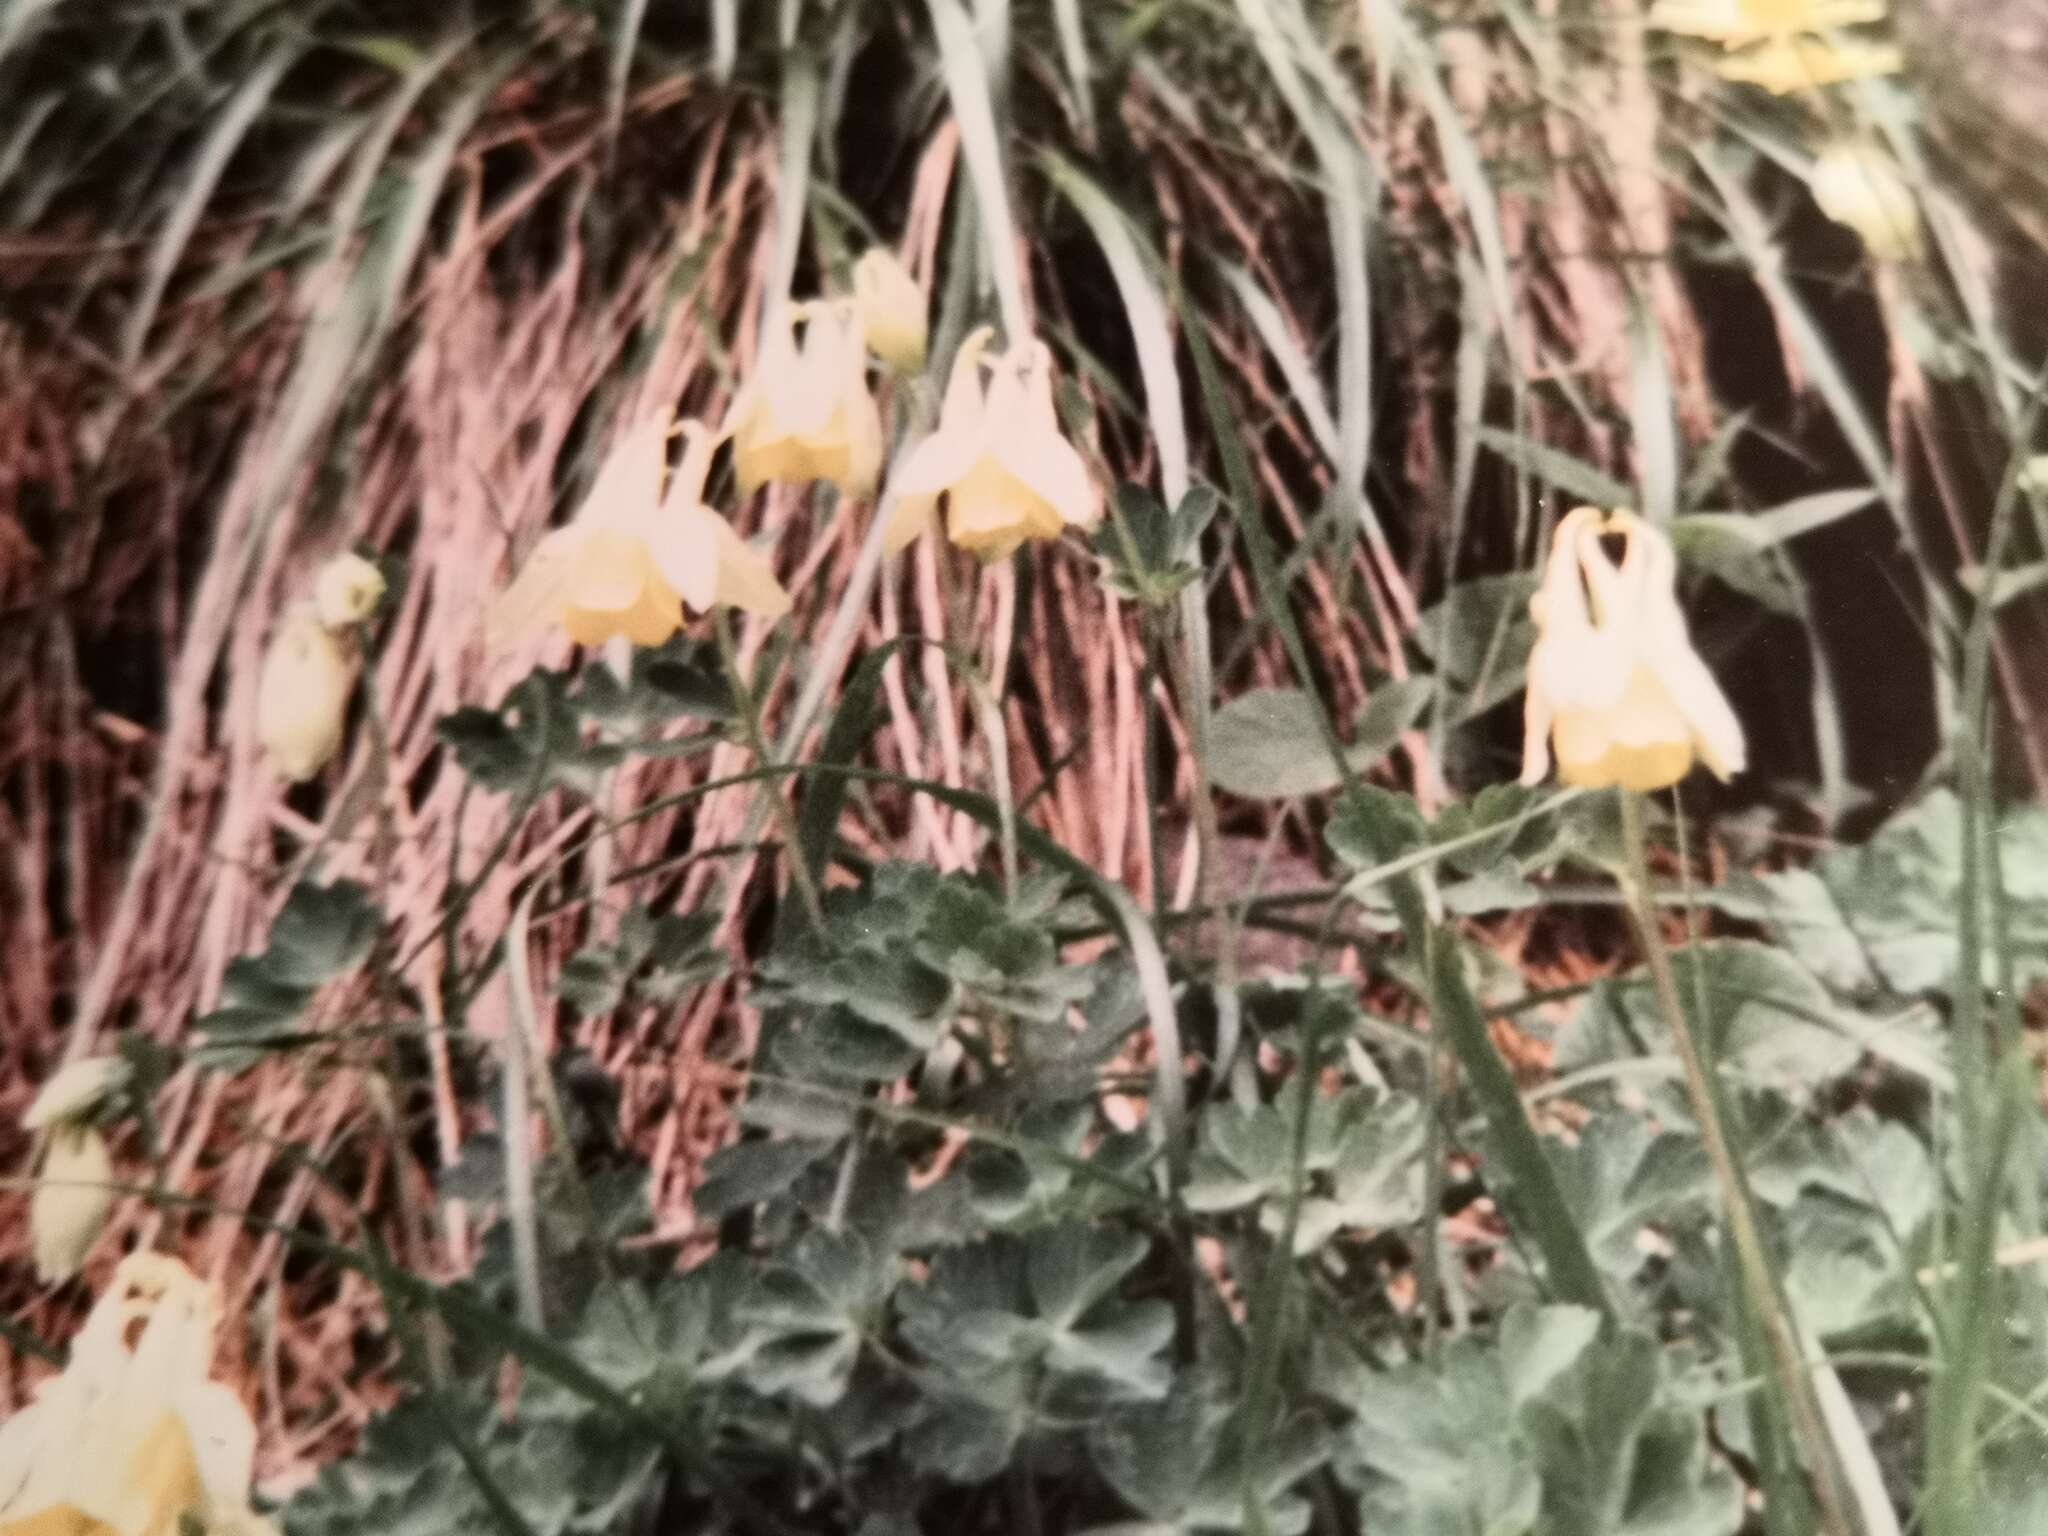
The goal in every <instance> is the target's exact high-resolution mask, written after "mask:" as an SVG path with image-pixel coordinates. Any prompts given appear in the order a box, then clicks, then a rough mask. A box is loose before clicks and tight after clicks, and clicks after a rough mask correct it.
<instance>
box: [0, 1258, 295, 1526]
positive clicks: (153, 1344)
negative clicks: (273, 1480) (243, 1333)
mask: <svg viewBox="0 0 2048 1536" xmlns="http://www.w3.org/2000/svg"><path fill="white" fill-rule="evenodd" d="M219 1316H220V1297H219V1293H218V1292H217V1291H216V1290H215V1288H214V1287H212V1286H210V1285H207V1284H205V1283H203V1282H202V1281H201V1280H200V1279H199V1278H198V1277H197V1276H196V1275H194V1274H193V1273H192V1272H191V1271H190V1270H188V1269H187V1268H185V1266H184V1265H182V1264H180V1263H179V1262H178V1261H177V1260H176V1259H172V1258H167V1257H165V1256H164V1255H162V1254H155V1253H132V1254H130V1255H129V1256H128V1257H127V1258H125V1259H123V1260H122V1261H121V1266H120V1268H119V1269H117V1270H115V1272H114V1280H113V1283H112V1284H111V1285H110V1286H109V1287H108V1288H107V1292H106V1294H105V1295H104V1296H102V1297H101V1298H100V1299H99V1301H98V1302H97V1303H96V1304H95V1305H94V1307H93V1309H92V1314H91V1315H90V1316H89V1317H87V1319H86V1321H85V1327H84V1328H83V1329H81V1330H80V1331H79V1334H78V1337H77V1338H76V1339H75V1340H74V1341H73V1343H72V1346H71V1362H70V1364H69V1365H67V1366H66V1367H65V1368H64V1371H63V1373H62V1374H61V1375H59V1376H56V1377H53V1378H51V1379H50V1380H48V1381H46V1382H44V1383H43V1384H42V1386H41V1387H40V1388H39V1389H38V1391H37V1393H36V1396H35V1400H34V1401H33V1402H31V1403H30V1404H29V1405H28V1406H27V1407H26V1408H24V1409H22V1410H21V1411H20V1412H19V1413H17V1414H15V1415H14V1417H13V1418H11V1419H9V1420H8V1421H7V1422H6V1423H5V1424H0V1536H177V1533H178V1532H179V1531H180V1530H182V1529H185V1528H187V1527H188V1525H196V1526H197V1527H198V1528H199V1529H201V1530H203V1531H205V1532H207V1533H209V1536H218V1533H226V1532H235V1533H238V1536H256V1533H259V1532H272V1531H274V1530H275V1527H274V1526H273V1525H271V1523H270V1522H269V1521H267V1520H265V1519H263V1518H262V1517H261V1516H259V1515H257V1514H256V1513H255V1512H254V1511H253V1510H252V1509H251V1508H250V1507H249V1479H250V1474H251V1471H252V1468H253V1465H254V1462H255V1454H256V1426H255V1423H254V1421H252V1420H251V1419H250V1417H249V1411H248V1410H247V1409H246V1408H244V1407H243V1406H242V1402H241V1400H240V1399H239V1398H237V1397H236V1396H235V1394H234V1392H233V1391H232V1390H231V1389H230V1388H228V1387H227V1386H226V1385H225V1384H224V1383H221V1382H217V1381H212V1380H209V1379H208V1376H209V1367H210V1362H211V1360H212V1357H213V1332H214V1328H215V1326H216V1324H217V1322H218V1320H219Z"/></svg>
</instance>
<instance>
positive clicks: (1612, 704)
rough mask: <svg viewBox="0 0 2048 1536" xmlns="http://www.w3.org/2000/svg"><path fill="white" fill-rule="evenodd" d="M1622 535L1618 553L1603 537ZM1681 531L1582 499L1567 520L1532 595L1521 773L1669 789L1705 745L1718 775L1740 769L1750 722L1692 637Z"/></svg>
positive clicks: (1527, 777)
mask: <svg viewBox="0 0 2048 1536" xmlns="http://www.w3.org/2000/svg"><path fill="white" fill-rule="evenodd" d="M1612 539H1618V540H1620V542H1621V545H1622V555H1621V558H1620V560H1619V561H1618V562H1617V561H1616V560H1615V559H1613V558H1612V557H1611V556H1610V555H1609V553H1608V551H1607V549H1606V547H1605V544H1604V543H1603V541H1604V540H1612ZM1677 576H1678V561H1677V557H1676V556H1675V555H1674V554H1673V553H1672V549H1671V541H1670V540H1669V539H1667V538H1665V537H1664V535H1663V534H1662V533H1661V532H1659V531H1658V530H1657V529H1655V528H1653V527H1651V526H1650V524H1648V523H1646V522H1644V521H1643V520H1642V519H1641V518H1640V517H1637V516H1636V515H1635V513H1633V512H1623V511H1614V512H1605V511H1602V510H1601V509H1600V508H1598V507H1580V508H1579V509H1578V510H1577V511H1575V512H1572V513H1570V514H1569V515H1568V516H1566V518H1565V519H1564V521H1563V522H1561V523H1559V524H1558V525H1557V534H1556V538H1555V540H1554V542H1553V543H1552V544H1551V548H1550V562H1549V564H1548V566H1547V567H1546V568H1545V571H1544V575H1543V585H1542V586H1541V587H1540V588H1539V589H1538V591H1537V593H1536V595H1535V596H1534V597H1533V598H1531V599H1530V600H1529V612H1530V614H1531V616H1532V617H1534V619H1535V621H1536V646H1535V649H1534V650H1533V651H1532V652H1531V653H1530V656H1529V685H1528V687H1529V691H1528V697H1527V700H1526V701H1525V706H1524V716H1523V722H1524V735H1523V740H1522V782H1523V783H1524V784H1536V783H1540V782H1541V781H1542V780H1543V778H1544V777H1545V776H1546V775H1548V773H1549V772H1550V759H1551V751H1552V749H1553V748H1555V750H1556V753H1557V774H1558V777H1559V778H1561V779H1562V780H1564V782H1565V783H1567V784H1576V785H1580V786H1583V787H1586V788H1601V787H1604V786H1608V785H1619V786H1620V787H1621V788H1623V789H1638V790H1644V789H1662V788H1664V787H1665V786H1666V785H1670V784H1676V783H1677V782H1678V781H1679V780H1680V779H1682V778H1684V777H1685V775H1686V773H1687V771H1688V770H1689V769H1690V768H1691V767H1692V764H1693V758H1694V756H1695V754H1697V756H1698V757H1699V759H1700V760H1701V761H1702V762H1704V763H1705V764H1706V765H1707V767H1708V768H1710V769H1711V770H1713V772H1714V774H1715V775H1716V777H1718V778H1722V779H1726V778H1728V777H1729V776H1731V775H1732V774H1735V773H1739V772H1740V771H1741V770H1742V766H1743V760H1744V748H1743V740H1742V725H1741V722H1739V721H1738V720H1737V719H1736V718H1735V712H1734V711H1733V710H1732V709H1730V708H1729V707H1728V701H1727V699H1726V698H1724V697H1723V696H1722V693H1721V689H1720V686H1719V685H1718V684H1717V683H1716V682H1715V681H1714V677H1713V674H1712V673H1711V672H1709V671H1708V670H1707V666H1706V663H1705V662H1703V661H1701V660H1700V658H1699V655H1698V653H1697V652H1695V651H1694V650H1693V648H1692V641H1691V639H1690V638H1689V637H1688V636H1687V634H1686V628H1685V616H1684V615H1683V614H1681V613H1680V612H1679V611H1678V595H1677Z"/></svg>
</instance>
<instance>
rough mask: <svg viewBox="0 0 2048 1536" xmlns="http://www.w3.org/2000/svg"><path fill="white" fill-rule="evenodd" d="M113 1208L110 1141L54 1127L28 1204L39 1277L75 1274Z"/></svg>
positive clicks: (80, 1128) (85, 1129) (87, 1129)
mask: <svg viewBox="0 0 2048 1536" xmlns="http://www.w3.org/2000/svg"><path fill="white" fill-rule="evenodd" d="M113 1208H114V1160H113V1158H112V1156H111V1155H109V1153H108V1151H107V1139H106V1137H104V1136H102V1135H101V1134H100V1133H99V1132H98V1131H97V1130H95V1129H94V1128H93V1127H92V1126H90V1125H76V1124H72V1123H70V1122H66V1123H65V1124H62V1125H59V1126H58V1127H56V1129H55V1130H53V1131H52V1132H51V1133H50V1144H49V1146H48V1148H47V1149H46V1150H45V1151H44V1153H43V1165H42V1168H41V1169H40V1170H39V1171H38V1172H37V1174H36V1183H35V1191H34V1193H32V1194H31V1195H30V1196H29V1201H28V1235H29V1246H30V1248H32V1249H33V1250H34V1252H35V1260H36V1278H37V1279H39V1280H40V1281H42V1282H43V1284H45V1285H55V1284H56V1283H57V1282H58V1281H59V1280H69V1279H70V1278H71V1277H72V1276H73V1275H75V1274H77V1273H78V1266H79V1265H81V1264H83V1263H84V1262H85V1256H86V1254H87V1253H88V1252H90V1251H91V1249H92V1245H93V1244H94V1243H95V1242H96V1241H98V1239H99V1235H100V1229H101V1228H103V1227H104V1226H106V1224H107V1214H108V1212H110V1211H112V1210H113ZM4 1530H5V1527H0V1532H4Z"/></svg>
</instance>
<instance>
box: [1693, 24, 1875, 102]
mask: <svg viewBox="0 0 2048 1536" xmlns="http://www.w3.org/2000/svg"><path fill="white" fill-rule="evenodd" d="M1904 67H1905V58H1904V56H1903V55H1902V54H1901V53H1900V52H1899V50H1898V49H1896V48H1894V47H1893V46H1892V45H1891V44H1889V43H1858V42H1846V43H1825V42H1822V41H1821V40H1820V39H1819V38H1814V37H1800V38H1789V37H1788V38H1780V39H1778V40H1777V41H1776V42H1770V43H1765V44H1764V45H1763V46H1762V47H1761V48H1752V49H1751V50H1750V51H1749V52H1747V53H1738V54H1735V55H1733V56H1731V57H1729V58H1725V59H1720V60H1717V61H1716V62H1715V64H1714V73H1715V74H1717V75H1719V76H1720V77H1721V78H1722V79H1723V80H1727V81H1731V82H1733V83H1734V84H1737V85H1756V86H1761V87H1763V89H1765V90H1767V91H1769V92H1770V93H1771V94H1772V95H1774V96H1790V95H1791V94H1793V93H1794V92H1795V91H1806V90H1816V89H1818V88H1819V87H1821V86H1824V85H1840V84H1841V83H1842V82H1843V81H1845V80H1867V79H1870V78H1872V77H1873V76H1876V75H1895V74H1897V73H1898V72H1899V71H1900V70H1901V69H1903V68H1904Z"/></svg>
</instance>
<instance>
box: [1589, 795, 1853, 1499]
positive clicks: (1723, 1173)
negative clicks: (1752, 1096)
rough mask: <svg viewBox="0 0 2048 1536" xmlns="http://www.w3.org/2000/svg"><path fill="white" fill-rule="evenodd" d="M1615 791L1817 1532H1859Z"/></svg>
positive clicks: (1690, 1090) (1645, 928)
mask: <svg viewBox="0 0 2048 1536" xmlns="http://www.w3.org/2000/svg"><path fill="white" fill-rule="evenodd" d="M1617 794H1618V796H1619V798H1620V802H1621V822H1622V845H1623V859H1624V862H1623V865H1622V868H1621V869H1620V871H1619V874H1620V876H1621V883H1622V892H1623V895H1624V896H1625V898H1626V904H1627V907H1628V913H1629V918H1630V920H1631V922H1632V924H1633V925H1634V927H1635V930H1636V936H1637V938H1638V940H1639V941H1640V943H1641V944H1642V947H1643V955H1644V959H1645V961H1646V962H1647V964H1648V966H1649V969H1650V979H1651V982H1652V984H1653V985H1654V987H1655V990H1656V995H1657V1006H1658V1009H1659V1011H1661V1012H1662V1014H1663V1015H1664V1022H1665V1026H1666V1028H1668V1029H1669V1030H1670V1032H1671V1041H1672V1045H1673V1048H1674V1049H1675V1050H1676V1052H1677V1055H1678V1062H1679V1067H1680V1070H1681V1072H1682V1074H1683V1076H1684V1079H1685V1092H1686V1099H1687V1101H1688V1103H1689V1104H1690V1105H1691V1107H1692V1114H1693V1120H1694V1122H1695V1123H1696V1124H1697V1126H1698V1128H1699V1133H1700V1143H1701V1145H1702V1146H1703V1147H1704V1148H1705V1149H1706V1153H1707V1162H1708V1165H1709V1166H1710V1167H1711V1169H1712V1170H1713V1175H1714V1183H1715V1185H1716V1187H1717V1188H1718V1190H1719V1192H1720V1196H1721V1204H1722V1208H1723V1211H1724V1213H1725V1214H1726V1217H1727V1221H1728V1232H1729V1237H1730V1239H1731V1240H1732V1242H1733V1243H1734V1245H1735V1257H1736V1265H1737V1269H1738V1272H1739V1274H1740V1276H1741V1279H1742V1284H1743V1288H1744V1290H1745V1291H1746V1292H1747V1293H1748V1297H1749V1303H1750V1308H1751V1310H1752V1312H1753V1313H1754V1314H1755V1316H1756V1318H1757V1321H1758V1323H1759V1325H1760V1326H1761V1328H1762V1330H1763V1333H1764V1341H1765V1344H1766V1345H1767V1347H1768V1348H1769V1351H1770V1355H1771V1363H1772V1366H1773V1368H1774V1373H1775V1375H1776V1377H1777V1382H1778V1387H1779V1390H1780V1391H1781V1392H1782V1393H1783V1395H1784V1401H1785V1404H1786V1407H1787V1409H1788V1412H1789V1415H1790V1419H1791V1424H1792V1431H1793V1434H1794V1436H1795V1437H1796V1438H1797V1440H1798V1443H1799V1446H1800V1451H1801V1454H1802V1456H1803V1458H1804V1460H1805V1463H1806V1470H1807V1474H1808V1476H1809V1477H1810V1478H1811V1480H1812V1484H1813V1490H1814V1494H1815V1497H1816V1499H1817V1500H1818V1503H1819V1509H1820V1519H1821V1531H1822V1532H1823V1533H1825V1536H1860V1531H1861V1525H1860V1522H1859V1521H1858V1519H1857V1517H1856V1513H1855V1508H1856V1506H1855V1502H1854V1499H1853V1496H1852V1495H1851V1494H1850V1492H1849V1489H1848V1485H1847V1479H1846V1478H1845V1476H1844V1474H1843V1470H1842V1464H1841V1457H1840V1454H1839V1452H1838V1451H1837V1450H1836V1448H1835V1442H1834V1437H1833V1435H1832V1434H1831V1433H1830V1432H1829V1429H1828V1424H1827V1418H1826V1416H1825V1414H1824V1413H1823V1412H1822V1409H1821V1403H1820V1396H1819V1394H1818V1393H1817V1392H1816V1391H1815V1388H1814V1380H1813V1374H1812V1370H1811V1368H1810V1367H1809V1364H1808V1361H1807V1357H1806V1351H1805V1348H1804V1346H1803V1345H1802V1344H1801V1342H1800V1339H1799V1333H1798V1329H1797V1327H1796V1325H1795V1324H1794V1322H1793V1319H1792V1313H1791V1309H1790V1306H1789V1304H1788V1303H1787V1302H1786V1299H1785V1297H1784V1294H1783V1293H1782V1291H1781V1290H1780V1288H1779V1286H1778V1280H1777V1276H1776V1273H1775V1272H1774V1271H1773V1269H1772V1267H1771V1258H1770V1253H1769V1250H1768V1249H1767V1248H1766V1247H1765V1245H1764V1236H1763V1228H1762V1226H1761V1224H1760V1223H1759V1222H1758V1220H1757V1214H1756V1206H1755V1203H1754V1201H1753V1200H1752V1199H1751V1196H1750V1191H1749V1183H1748V1180H1747V1179H1746V1178H1745V1177H1744V1175H1743V1171H1742V1162H1741V1158H1740V1156H1739V1154H1738V1152H1737V1150H1736V1148H1735V1146H1734V1143H1733V1141H1732V1140H1731V1139H1730V1137H1729V1134H1728V1131H1727V1126H1726V1117H1725V1116H1724V1115H1723V1113H1722V1109H1721V1094H1720V1087H1719V1082H1718V1079H1717V1078H1716V1076H1715V1073H1714V1069H1713V1066H1712V1063H1711V1061H1710V1060H1709V1059H1708V1056H1707V1053H1706V1051H1705V1050H1704V1049H1703V1048H1702V1046H1701V1044H1700V1042H1699V1040H1698V1038H1697V1037H1696V1036H1695V1034H1694V1032H1693V1025H1692V1021H1691V1020H1690V1019H1689V1018H1688V1017H1687V1015H1686V1011H1685V1005H1684V1003H1683V1002H1682V1001H1681V1000H1680V997H1679V992H1678V982H1677V978H1676V977H1675V976H1674V974H1673V972H1672V968H1671V956H1670V953H1669V951H1667V950H1666V949H1665V947H1664V937H1663V933H1662V930H1661V929H1660V928H1659V927H1658V919H1657V910H1656V906H1655V904H1654V902H1653V900H1652V898H1651V894H1650V876H1649V857H1648V851H1647V850H1648V840H1647V838H1646V836H1645V833H1644V825H1643V824H1644V817H1643V797H1642V796H1641V795H1640V794H1638V793H1636V792H1635V791H1633V790H1629V789H1621V790H1619V791H1617ZM1701 1022H1702V1023H1704V1022H1705V1021H1701Z"/></svg>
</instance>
